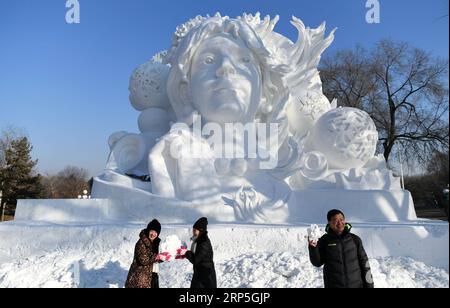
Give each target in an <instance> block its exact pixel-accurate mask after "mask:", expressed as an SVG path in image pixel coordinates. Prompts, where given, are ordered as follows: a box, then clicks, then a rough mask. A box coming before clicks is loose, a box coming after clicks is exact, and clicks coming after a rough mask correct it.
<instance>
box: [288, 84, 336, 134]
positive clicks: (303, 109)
mask: <svg viewBox="0 0 450 308" xmlns="http://www.w3.org/2000/svg"><path fill="white" fill-rule="evenodd" d="M330 109H331V104H330V102H329V101H328V99H327V98H326V96H325V95H323V94H322V93H321V92H318V91H304V92H301V93H300V94H299V95H296V96H291V97H290V98H289V102H288V104H287V107H286V114H287V117H288V121H289V126H290V127H291V130H292V131H293V132H297V133H298V134H300V135H301V136H302V135H304V134H306V133H307V132H308V131H310V130H311V129H312V128H313V127H314V123H315V122H316V121H317V119H319V118H320V116H322V115H323V114H324V113H326V112H327V111H328V110H330Z"/></svg>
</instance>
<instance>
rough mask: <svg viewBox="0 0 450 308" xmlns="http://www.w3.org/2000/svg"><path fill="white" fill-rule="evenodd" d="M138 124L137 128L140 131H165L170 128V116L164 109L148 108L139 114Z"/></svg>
mask: <svg viewBox="0 0 450 308" xmlns="http://www.w3.org/2000/svg"><path fill="white" fill-rule="evenodd" d="M138 125H139V130H140V131H141V132H142V133H148V132H162V133H166V132H168V131H169V129H170V118H169V115H168V113H167V111H166V110H164V109H161V108H148V109H146V110H144V111H142V112H141V114H140V115H139V119H138Z"/></svg>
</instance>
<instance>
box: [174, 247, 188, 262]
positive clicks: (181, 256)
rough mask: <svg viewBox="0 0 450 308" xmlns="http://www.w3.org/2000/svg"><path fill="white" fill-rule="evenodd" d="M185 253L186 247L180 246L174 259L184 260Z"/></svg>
mask: <svg viewBox="0 0 450 308" xmlns="http://www.w3.org/2000/svg"><path fill="white" fill-rule="evenodd" d="M186 251H187V247H186V246H181V247H180V248H178V249H177V254H176V256H175V259H184V258H186V256H185V254H186Z"/></svg>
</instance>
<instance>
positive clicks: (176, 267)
mask: <svg viewBox="0 0 450 308" xmlns="http://www.w3.org/2000/svg"><path fill="white" fill-rule="evenodd" d="M144 227H145V224H143V225H142V224H110V225H99V224H92V225H75V224H74V225H70V226H69V225H58V224H44V223H30V222H11V223H2V224H0V239H1V240H0V288H6V287H81V288H91V287H101V288H103V287H106V288H110V287H112V288H117V287H123V286H124V283H125V280H126V277H127V274H128V270H129V268H130V265H131V262H132V260H133V254H134V247H135V244H136V241H137V240H138V239H139V232H140V231H141V230H142V228H144ZM353 227H354V232H355V234H357V235H359V236H360V237H361V238H362V240H363V243H364V247H365V249H366V252H367V254H368V256H369V257H370V264H371V267H372V273H373V276H374V281H375V286H376V287H449V274H448V251H449V249H448V243H449V241H448V224H442V223H436V222H432V223H431V222H430V223H423V224H421V225H417V224H414V225H367V224H366V225H360V224H354V225H353ZM191 228H192V227H191V225H190V224H189V225H178V224H177V225H170V224H163V229H162V232H161V233H162V236H163V237H162V239H163V242H162V243H161V247H160V251H162V252H164V250H166V249H167V250H168V251H169V252H170V251H172V253H173V251H174V250H175V251H176V249H178V248H179V246H181V243H182V240H183V239H188V238H189V237H190V235H191V230H192V229H191ZM320 228H323V225H320ZM320 228H319V227H318V226H310V225H309V224H308V225H306V224H304V225H297V226H281V225H280V226H274V225H266V226H255V225H243V224H242V225H236V224H227V225H217V224H211V225H209V226H208V231H209V236H210V238H211V243H212V245H213V250H214V261H215V264H216V271H217V282H218V286H219V287H227V288H228V287H252V288H253V287H261V288H266V287H267V288H275V287H276V288H279V287H295V288H297V287H314V288H315V287H323V280H322V269H320V268H315V267H314V266H312V265H311V263H310V261H309V255H308V243H307V240H306V238H307V237H308V234H309V235H310V236H315V235H317V236H319V235H321V234H320ZM165 235H167V237H164V236H165ZM180 239H181V240H180ZM405 256H409V257H411V258H406V257H405ZM159 273H160V285H161V287H183V288H185V287H189V286H190V282H191V279H192V274H193V268H192V264H190V262H189V261H187V260H185V259H181V260H173V261H172V259H171V262H164V263H161V264H160V266H159Z"/></svg>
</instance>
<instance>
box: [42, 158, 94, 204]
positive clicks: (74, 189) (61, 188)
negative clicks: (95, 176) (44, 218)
mask: <svg viewBox="0 0 450 308" xmlns="http://www.w3.org/2000/svg"><path fill="white" fill-rule="evenodd" d="M88 180H89V176H88V171H87V170H85V169H83V168H79V167H74V166H68V167H66V168H64V169H63V170H62V171H60V172H58V174H57V175H56V176H47V177H46V180H45V185H46V187H47V192H48V194H49V195H50V197H51V198H55V199H71V198H77V197H78V196H79V195H81V194H82V192H83V190H87V191H89V184H88Z"/></svg>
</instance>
